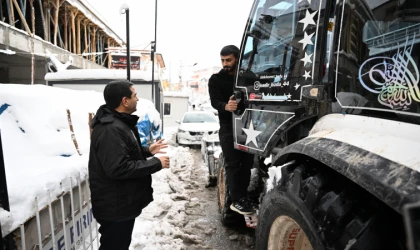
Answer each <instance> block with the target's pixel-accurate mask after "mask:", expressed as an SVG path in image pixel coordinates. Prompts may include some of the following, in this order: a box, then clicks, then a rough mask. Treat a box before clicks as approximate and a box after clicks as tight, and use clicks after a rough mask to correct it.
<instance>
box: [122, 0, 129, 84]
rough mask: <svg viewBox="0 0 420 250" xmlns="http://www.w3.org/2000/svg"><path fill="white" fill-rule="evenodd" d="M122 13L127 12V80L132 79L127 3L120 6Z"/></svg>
mask: <svg viewBox="0 0 420 250" xmlns="http://www.w3.org/2000/svg"><path fill="white" fill-rule="evenodd" d="M120 11H121V14H125V25H126V40H127V41H126V46H127V49H126V50H127V80H128V81H130V80H131V75H130V70H131V56H130V8H129V7H128V5H127V4H123V5H122V6H121V8H120Z"/></svg>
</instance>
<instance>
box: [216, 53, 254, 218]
mask: <svg viewBox="0 0 420 250" xmlns="http://www.w3.org/2000/svg"><path fill="white" fill-rule="evenodd" d="M220 58H221V61H222V66H223V69H222V70H220V72H219V73H217V74H213V75H212V76H211V77H210V79H209V94H210V100H211V105H212V106H213V108H215V109H217V110H218V115H219V122H220V131H219V139H220V146H221V147H222V151H223V156H224V158H225V163H226V175H227V178H226V179H227V183H228V185H229V189H230V190H229V191H230V192H229V193H230V198H231V200H232V205H231V206H230V209H232V210H233V211H236V212H238V213H240V214H244V215H246V214H252V213H253V212H254V209H253V203H252V201H251V200H250V199H248V198H247V189H248V185H249V180H250V176H251V170H250V169H251V167H252V164H253V155H251V154H248V153H246V152H243V151H239V150H236V149H235V148H234V144H233V125H232V112H234V111H236V109H237V107H238V105H237V103H236V100H234V96H233V84H234V77H235V75H236V66H237V65H238V58H239V49H238V48H237V47H236V46H234V45H228V46H225V47H224V48H223V49H222V50H221V52H220Z"/></svg>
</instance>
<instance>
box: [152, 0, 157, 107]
mask: <svg viewBox="0 0 420 250" xmlns="http://www.w3.org/2000/svg"><path fill="white" fill-rule="evenodd" d="M156 31H157V0H155V40H154V41H152V42H151V45H150V47H151V48H150V49H151V54H150V56H151V57H152V58H151V60H152V101H153V103H154V104H155V105H156V100H155V52H156Z"/></svg>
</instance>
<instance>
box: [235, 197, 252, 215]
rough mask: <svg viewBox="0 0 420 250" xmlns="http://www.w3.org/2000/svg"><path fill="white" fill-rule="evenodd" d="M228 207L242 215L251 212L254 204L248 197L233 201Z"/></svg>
mask: <svg viewBox="0 0 420 250" xmlns="http://www.w3.org/2000/svg"><path fill="white" fill-rule="evenodd" d="M230 209H232V210H233V211H235V212H237V213H240V214H243V215H249V214H253V213H254V211H255V210H254V204H253V203H252V202H251V201H250V200H249V199H248V198H242V199H240V200H239V201H236V202H233V203H232V205H230Z"/></svg>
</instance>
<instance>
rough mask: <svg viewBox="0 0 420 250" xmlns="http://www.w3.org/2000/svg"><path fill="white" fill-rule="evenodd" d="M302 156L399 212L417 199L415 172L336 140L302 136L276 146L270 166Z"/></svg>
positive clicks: (419, 176)
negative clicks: (287, 143)
mask: <svg viewBox="0 0 420 250" xmlns="http://www.w3.org/2000/svg"><path fill="white" fill-rule="evenodd" d="M302 155H305V156H307V157H309V158H312V159H315V160H317V161H319V162H321V163H322V164H324V165H325V166H327V167H330V168H331V169H333V170H335V171H336V172H338V173H340V174H341V175H343V176H345V177H347V178H348V179H350V180H352V181H353V182H355V183H356V184H357V185H359V186H361V187H362V188H364V189H365V190H367V191H368V192H370V193H371V194H373V195H374V196H376V197H377V198H378V199H379V200H381V201H383V202H384V203H386V204H387V205H388V206H390V207H391V208H393V209H394V210H396V211H397V212H399V213H402V208H403V206H404V205H405V204H407V203H412V202H418V201H420V173H419V172H417V171H416V170H414V169H411V168H409V167H407V166H404V165H402V164H399V163H397V162H394V161H392V160H389V159H387V158H384V157H382V156H380V155H378V154H375V153H372V152H370V151H367V150H365V149H362V148H359V147H356V146H353V145H351V144H349V143H346V142H342V141H338V140H333V139H329V138H314V137H306V138H304V139H302V140H300V141H297V142H295V143H293V144H291V145H289V146H286V147H284V148H282V149H280V151H279V152H278V153H277V154H276V155H275V156H274V157H273V161H272V162H273V163H274V164H273V166H280V165H282V164H284V163H285V162H287V161H290V160H294V159H296V160H299V158H301V156H302Z"/></svg>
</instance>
